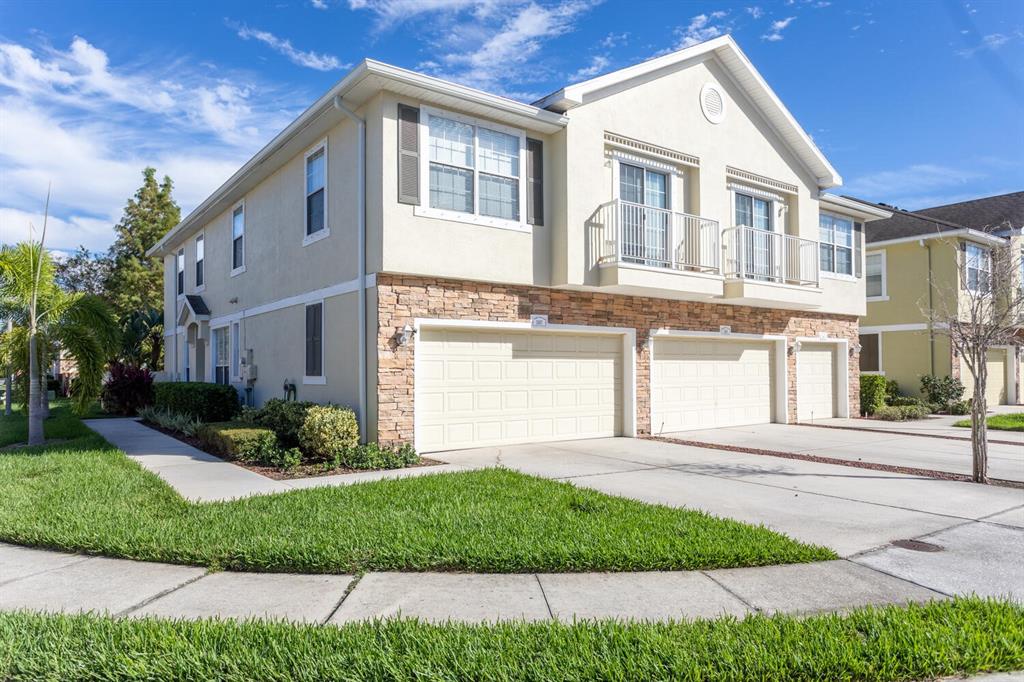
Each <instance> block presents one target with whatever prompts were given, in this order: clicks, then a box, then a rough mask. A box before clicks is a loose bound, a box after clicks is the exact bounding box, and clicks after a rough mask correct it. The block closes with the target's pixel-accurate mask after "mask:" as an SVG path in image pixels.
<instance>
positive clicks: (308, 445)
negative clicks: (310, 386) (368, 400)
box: [299, 405, 359, 459]
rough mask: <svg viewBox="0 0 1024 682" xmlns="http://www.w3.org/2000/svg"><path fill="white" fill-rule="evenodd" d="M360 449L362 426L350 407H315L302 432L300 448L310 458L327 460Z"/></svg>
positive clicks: (310, 411) (307, 411)
mask: <svg viewBox="0 0 1024 682" xmlns="http://www.w3.org/2000/svg"><path fill="white" fill-rule="evenodd" d="M357 445H359V422H358V421H357V420H356V415H355V413H354V412H353V411H352V410H350V409H348V408H347V407H337V406H335V405H314V406H313V407H311V408H309V409H308V410H306V419H305V421H303V423H302V428H300V429H299V447H301V448H302V451H303V452H305V453H307V454H308V455H309V456H310V457H315V458H318V459H327V458H328V457H332V456H333V455H335V454H337V453H339V452H342V451H344V450H348V449H349V448H354V447H356V446H357Z"/></svg>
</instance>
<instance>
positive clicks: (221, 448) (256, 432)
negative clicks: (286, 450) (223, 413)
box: [196, 422, 277, 461]
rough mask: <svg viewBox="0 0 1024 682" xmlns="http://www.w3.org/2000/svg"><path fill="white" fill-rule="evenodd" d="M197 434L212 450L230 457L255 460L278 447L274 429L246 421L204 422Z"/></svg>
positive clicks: (206, 446)
mask: <svg viewBox="0 0 1024 682" xmlns="http://www.w3.org/2000/svg"><path fill="white" fill-rule="evenodd" d="M196 435H197V436H199V440H200V441H201V442H202V444H203V447H205V448H207V449H208V450H209V451H210V452H213V453H214V454H217V455H221V456H223V457H228V458H230V459H241V460H246V461H255V460H257V459H262V454H263V453H264V452H265V451H267V450H273V449H276V448H277V436H275V435H274V432H273V431H271V430H270V429H264V428H260V427H258V426H253V425H252V424H246V423H244V422H215V423H211V424H203V426H201V427H200V428H199V431H198V433H197V434H196Z"/></svg>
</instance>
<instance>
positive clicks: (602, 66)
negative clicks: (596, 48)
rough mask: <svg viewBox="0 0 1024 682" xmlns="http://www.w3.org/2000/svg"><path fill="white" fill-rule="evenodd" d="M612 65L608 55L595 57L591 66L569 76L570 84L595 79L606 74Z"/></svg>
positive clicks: (592, 58)
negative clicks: (601, 74) (603, 73)
mask: <svg viewBox="0 0 1024 682" xmlns="http://www.w3.org/2000/svg"><path fill="white" fill-rule="evenodd" d="M610 64H611V59H609V58H608V55H604V54H598V55H594V56H593V57H591V58H590V64H588V65H587V66H584V67H582V68H580V69H577V70H576V72H575V73H573V74H572V75H571V76H569V82H570V83H576V82H578V81H582V80H586V79H588V78H593V77H594V76H596V75H598V74H600V73H602V72H604V71H605V70H606V69H607V68H608V66H609V65H610Z"/></svg>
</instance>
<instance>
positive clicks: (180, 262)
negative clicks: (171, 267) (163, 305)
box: [175, 249, 185, 296]
mask: <svg viewBox="0 0 1024 682" xmlns="http://www.w3.org/2000/svg"><path fill="white" fill-rule="evenodd" d="M177 269H178V279H177V284H176V288H175V292H176V293H177V294H178V296H181V295H183V294H184V293H185V249H178V256H177Z"/></svg>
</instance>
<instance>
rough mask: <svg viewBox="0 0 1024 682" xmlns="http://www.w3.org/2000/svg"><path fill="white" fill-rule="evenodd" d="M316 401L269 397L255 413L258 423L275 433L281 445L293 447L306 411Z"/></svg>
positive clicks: (295, 444) (296, 441)
mask: <svg viewBox="0 0 1024 682" xmlns="http://www.w3.org/2000/svg"><path fill="white" fill-rule="evenodd" d="M311 407H317V404H316V403H311V402H306V401H297V400H281V399H280V398H271V399H270V400H268V401H267V402H265V403H264V404H263V407H261V408H260V409H259V410H257V412H256V415H255V421H256V423H257V424H258V425H260V426H263V427H266V428H268V429H270V430H271V431H273V432H274V433H276V434H277V440H278V441H279V442H280V443H281V446H282V447H286V448H293V447H296V446H297V445H298V444H299V429H301V428H302V425H303V424H304V423H305V421H306V412H307V411H308V410H309V408H311Z"/></svg>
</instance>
